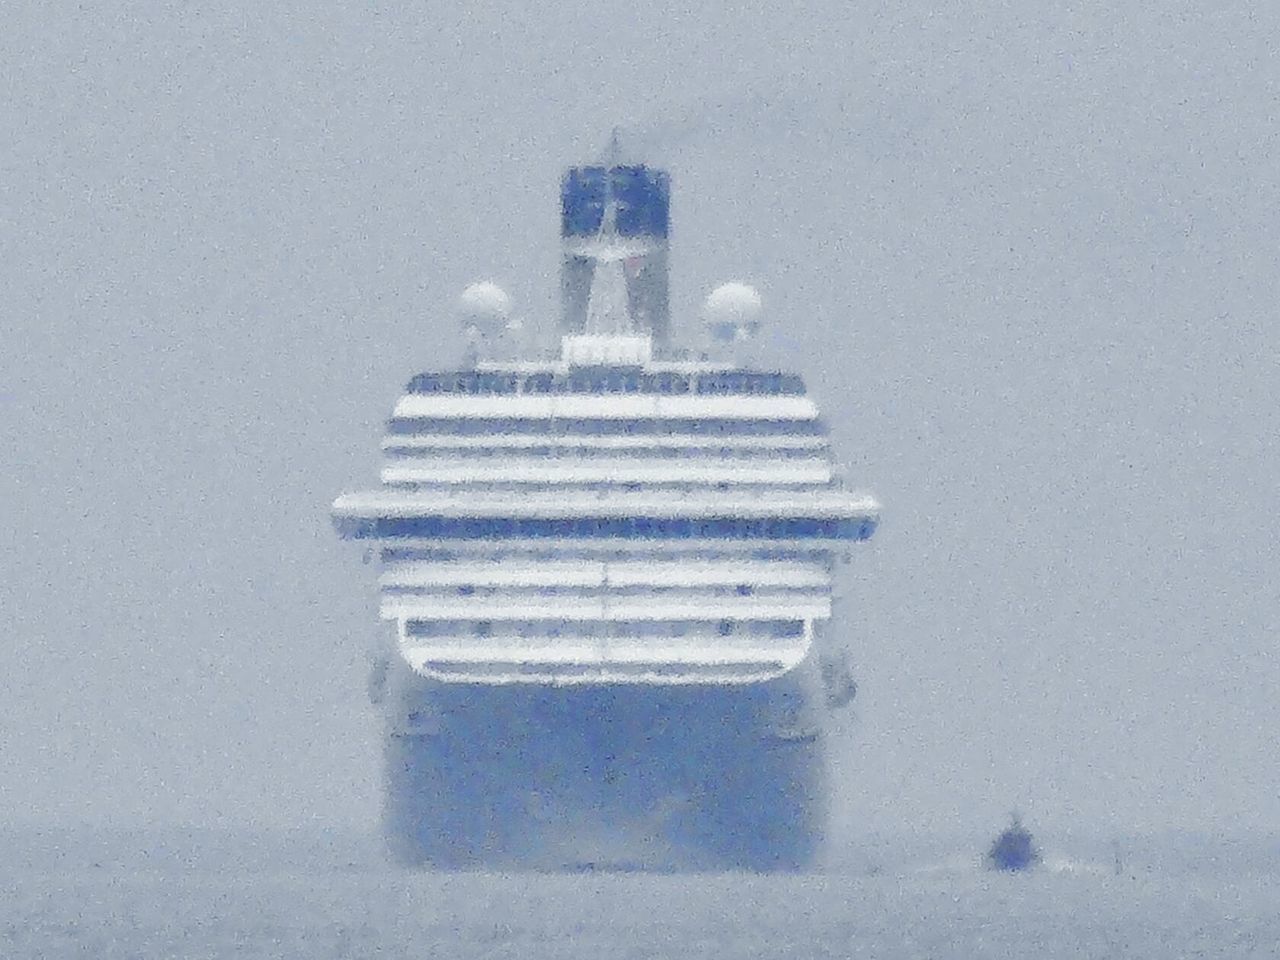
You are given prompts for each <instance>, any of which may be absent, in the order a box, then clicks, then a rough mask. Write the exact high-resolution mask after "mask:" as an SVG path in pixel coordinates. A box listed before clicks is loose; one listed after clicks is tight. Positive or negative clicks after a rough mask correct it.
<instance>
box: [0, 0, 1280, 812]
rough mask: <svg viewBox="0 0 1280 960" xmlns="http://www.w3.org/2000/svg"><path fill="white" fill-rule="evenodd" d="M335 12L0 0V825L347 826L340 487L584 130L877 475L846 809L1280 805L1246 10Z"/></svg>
mask: <svg viewBox="0 0 1280 960" xmlns="http://www.w3.org/2000/svg"><path fill="white" fill-rule="evenodd" d="M356 6H358V5H348V4H323V5H322V4H319V3H306V4H297V5H296V6H294V7H293V8H292V9H287V8H286V5H284V4H272V5H267V7H266V8H262V9H260V7H259V5H244V6H241V7H231V6H225V5H218V7H217V8H216V9H213V8H205V9H203V10H199V11H197V10H193V9H187V8H185V7H183V6H168V5H161V4H137V5H129V6H120V7H115V8H112V9H107V8H106V6H105V5H104V6H100V5H92V6H91V7H89V8H87V9H86V8H79V7H75V6H73V5H66V6H65V7H64V8H62V9H61V10H60V11H56V10H55V8H52V7H47V6H44V5H38V4H30V5H25V6H22V7H19V6H17V5H10V6H7V7H6V10H5V30H4V31H3V32H0V90H2V91H3V92H2V94H0V130H3V131H4V132H5V133H4V138H3V141H2V142H0V336H2V339H0V439H2V441H3V450H4V451H5V453H6V456H5V469H4V470H3V471H0V497H2V498H3V499H2V501H0V502H3V504H4V506H3V516H4V519H5V522H3V523H0V607H2V608H3V610H4V612H5V614H6V616H5V617H4V621H3V622H4V624H5V628H4V634H3V643H2V645H0V807H2V808H3V809H6V810H8V811H9V818H10V819H11V820H16V821H18V822H27V821H35V820H42V819H53V820H59V821H68V822H74V821H90V822H120V823H130V822H135V821H147V822H166V823H174V822H201V823H228V824H238V823H245V822H254V823H258V824H266V825H282V824H289V823H295V822H299V821H302V822H307V823H324V822H332V823H334V824H337V825H339V826H343V827H350V826H364V825H367V824H368V823H369V822H370V821H371V820H372V818H373V817H374V816H375V815H376V811H377V806H378V752H379V745H378V729H377V724H376V722H375V719H374V716H373V713H372V710H371V709H370V708H369V706H368V705H367V702H366V700H365V693H364V686H365V683H364V681H365V673H366V665H365V659H364V658H365V655H366V651H367V650H368V649H369V648H370V646H371V645H373V644H374V643H375V642H376V640H377V638H378V636H379V629H380V626H379V624H378V622H377V620H376V596H375V576H374V568H373V567H366V566H363V565H362V564H361V558H360V553H359V550H358V549H356V548H354V547H352V545H350V544H342V543H340V542H338V541H337V538H336V537H335V536H334V534H333V532H332V530H331V528H330V526H329V523H328V519H327V512H328V506H329V503H330V502H331V501H332V499H333V497H334V496H335V495H337V494H338V493H339V492H341V491H343V490H350V489H356V488H360V487H364V486H366V485H368V484H370V483H373V482H375V479H376V475H377V458H378V446H377V445H378V439H379V435H380V431H381V424H382V420H383V419H384V418H385V417H386V416H387V415H388V413H389V411H390V408H391V405H392V403H393V402H394V400H395V398H396V396H397V395H398V393H399V392H400V390H401V388H402V387H403V384H404V383H405V382H406V381H407V380H408V379H409V377H410V376H411V375H412V374H413V373H415V372H418V371H419V370H422V369H429V368H432V367H439V366H447V365H451V364H454V363H457V362H458V361H459V359H460V354H461V349H460V348H461V339H460V336H459V334H458V332H457V330H456V329H455V323H454V321H453V319H452V317H451V315H450V308H451V304H452V302H453V300H454V298H455V297H456V296H457V293H458V292H459V291H460V290H461V288H462V287H463V286H464V285H465V284H466V283H469V282H471V281H473V280H477V279H493V280H495V281H497V282H499V283H500V284H502V285H503V286H504V287H505V288H506V289H507V290H508V291H509V292H510V293H511V294H512V297H513V300H514V301H515V302H516V305H517V310H518V311H520V312H522V313H523V314H525V315H526V317H527V318H528V320H529V322H530V323H531V324H533V326H534V327H535V328H539V329H543V330H545V329H547V328H548V327H549V322H550V320H551V318H552V316H553V313H554V310H555V303H556V301H555V297H556V295H557V289H558V288H557V282H556V269H557V263H558V246H557V239H556V237H557V235H556V230H557V225H558V223H557V201H558V197H557V185H558V178H559V174H560V170H561V168H562V167H563V166H565V165H567V164H569V163H572V162H580V161H582V160H584V159H586V160H589V159H592V158H594V157H595V156H596V155H597V154H598V152H599V151H600V149H601V148H602V146H603V144H604V143H605V141H606V140H607V137H608V132H609V130H610V128H611V127H613V126H614V125H615V124H621V125H623V126H624V127H626V128H627V130H628V131H629V133H628V136H629V137H631V138H632V142H633V143H634V144H635V145H636V146H637V147H638V148H642V149H643V150H644V151H645V152H646V153H647V155H649V156H650V157H651V158H652V159H653V160H655V161H660V162H663V163H666V164H668V165H669V167H670V169H671V172H672V184H673V209H672V218H673V234H672V285H673V286H672V302H673V319H674V324H675V328H676V331H677V336H679V335H681V334H682V333H683V334H684V335H685V336H686V337H691V336H692V335H693V334H694V331H695V326H696V325H695V324H694V322H693V318H694V317H695V315H696V311H697V306H698V304H699V302H700V300H701V298H702V297H703V296H705V294H706V292H707V291H708V290H710V289H711V287H712V286H714V285H715V284H717V283H719V282H722V281H724V280H731V279H732V280H744V281H748V282H752V283H755V284H757V285H758V286H759V287H760V288H761V290H762V292H763V294H764V297H765V304H766V311H767V323H768V327H767V330H766V334H765V339H766V342H767V343H768V344H769V349H771V350H773V351H774V357H775V361H776V362H777V363H778V364H779V365H780V366H784V367H787V368H790V369H797V370H799V371H801V372H803V373H804V374H805V376H806V378H807V380H808V382H809V385H810V388H811V390H812V391H813V392H814V394H815V395H816V397H817V399H818V401H819V403H820V405H821V407H822V409H823V410H824V412H825V414H826V416H827V418H828V420H829V422H830V423H831V426H832V430H833V433H834V435H835V440H836V442H837V444H838V450H839V452H840V454H841V457H842V459H843V460H844V462H845V463H846V464H847V466H848V468H849V474H848V475H849V481H850V483H851V484H852V485H854V486H857V487H867V488H870V489H872V490H874V491H875V492H876V493H877V495H878V496H879V497H880V499H881V500H882V501H883V502H884V504H885V512H884V522H883V524H882V527H881V529H880V531H879V532H878V534H877V536H876V538H875V540H874V541H873V542H872V543H871V544H868V545H865V546H866V547H867V549H862V550H858V551H855V559H854V563H853V564H852V566H851V567H850V568H848V570H847V571H846V576H847V588H848V589H847V593H848V594H849V598H850V604H849V617H848V621H847V630H848V631H849V636H850V642H851V645H852V648H853V651H854V653H855V659H856V662H857V664H858V678H859V681H860V696H859V700H858V702H857V720H856V722H853V723H851V724H849V725H848V726H847V727H846V728H845V729H844V730H843V731H842V732H841V736H840V737H839V739H838V740H837V742H836V749H837V751H838V752H839V764H838V770H839V772H840V775H841V778H842V779H841V791H840V797H841V800H840V808H839V811H838V815H839V818H840V821H841V823H842V824H844V825H845V827H846V828H848V829H850V830H852V831H854V832H855V833H857V832H860V831H901V830H921V831H926V832H927V831H942V830H954V829H963V828H964V827H965V826H966V825H968V824H973V823H978V824H980V825H981V827H982V829H983V830H984V831H985V830H986V828H987V825H989V824H998V823H999V822H1000V821H1001V820H1002V819H1003V817H1004V814H1005V812H1006V811H1007V810H1009V809H1011V808H1013V807H1018V808H1019V809H1021V810H1022V811H1023V812H1024V815H1026V816H1027V817H1028V819H1030V820H1031V821H1032V822H1035V823H1038V824H1043V825H1046V826H1048V827H1051V828H1053V829H1067V828H1069V827H1072V826H1075V825H1080V824H1090V825H1102V826H1103V827H1104V829H1113V828H1114V829H1127V830H1146V829H1163V828H1169V827H1178V826H1186V827H1190V828H1193V829H1216V828H1223V829H1244V830H1252V829H1276V828H1277V827H1278V826H1280V792H1278V790H1277V783H1280V751H1277V750H1276V748H1275V746H1274V740H1275V731H1276V729H1277V727H1278V725H1280V698H1277V696H1276V695H1275V691H1276V688H1277V686H1278V685H1280V684H1278V681H1280V663H1277V657H1276V654H1275V646H1276V641H1275V633H1276V627H1277V614H1278V613H1280V593H1278V591H1277V587H1276V583H1275V571H1276V560H1277V556H1276V549H1275V546H1274V534H1273V532H1272V530H1271V526H1272V522H1273V518H1274V516H1275V514H1276V510H1277V506H1278V505H1280V480H1278V479H1277V478H1278V477H1280V454H1278V453H1277V440H1278V430H1277V428H1278V427H1280V414H1278V413H1277V400H1278V399H1280V396H1278V395H1280V390H1278V389H1277V380H1278V374H1280V348H1278V346H1277V344H1278V339H1277V333H1276V330H1275V318H1276V315H1277V303H1278V302H1280V298H1278V296H1277V294H1278V293H1280V290H1278V289H1277V286H1278V284H1277V277H1278V276H1280V271H1278V270H1277V250H1278V249H1280V247H1278V245H1277V241H1278V240H1280V227H1278V225H1277V224H1278V221H1277V216H1276V211H1277V201H1278V200H1280V189H1278V187H1277V173H1276V171H1277V170H1278V169H1280V156H1277V130H1278V124H1280V120H1278V115H1280V114H1278V106H1280V67H1278V66H1277V62H1278V61H1277V49H1276V47H1277V40H1278V38H1280V31H1278V27H1280V14H1277V11H1276V10H1275V9H1274V8H1273V7H1272V6H1271V5H1267V4H1246V3H1230V2H1227V3H1218V4H1214V5H1212V7H1213V9H1212V11H1208V10H1207V9H1206V8H1207V6H1209V5H1204V4H1192V3H1177V2H1175V3H1166V4H1160V5H1156V6H1154V7H1153V6H1149V5H1138V4H1105V3H1080V4H1065V3H1051V4H1037V5H1031V6H1027V5H1022V4H991V5H985V6H984V9H982V10H975V9H973V8H972V7H970V6H968V5H962V4H957V3H937V2H932V3H916V2H906V3H891V4H883V5H853V4H845V3H828V4H797V3H786V4H779V5H777V6H776V7H766V6H751V5H743V6H740V7H738V8H736V9H734V10H733V11H732V12H728V13H726V12H723V11H724V10H727V9H728V8H727V7H722V6H720V5H712V6H707V7H706V8H705V12H695V10H694V8H692V7H690V8H688V9H686V8H684V7H681V6H679V5H666V4H662V3H656V4H633V3H617V2H613V0H604V2H599V3H595V4H590V5H576V4H557V5H550V6H548V7H546V8H545V9H539V10H532V9H525V7H526V5H524V4H504V5H500V6H493V7H485V8H483V9H482V8H480V7H479V5H475V8H474V9H468V10H467V11H466V12H465V13H461V12H459V10H460V9H461V8H462V7H463V5H445V4H435V5H424V4H407V5H406V4H396V5H377V4H374V5H367V6H361V7H360V8H359V9H357V8H356ZM698 10H701V8H698Z"/></svg>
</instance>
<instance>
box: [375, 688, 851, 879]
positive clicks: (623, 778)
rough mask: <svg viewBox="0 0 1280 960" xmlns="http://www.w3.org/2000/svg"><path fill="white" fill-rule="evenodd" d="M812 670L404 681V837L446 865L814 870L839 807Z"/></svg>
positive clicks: (405, 849) (399, 760)
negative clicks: (662, 679)
mask: <svg viewBox="0 0 1280 960" xmlns="http://www.w3.org/2000/svg"><path fill="white" fill-rule="evenodd" d="M404 673H405V674H407V673H408V671H407V669H406V670H404ZM809 677H810V675H809V673H808V672H807V671H803V670H802V671H796V672H794V673H793V674H788V675H787V676H785V677H782V678H780V679H779V680H775V681H771V682H769V683H764V684H756V685H750V686H739V687H718V686H702V687H653V686H636V685H612V686H584V687H560V688H555V687H540V686H505V687H487V686H478V685H477V686H472V685H466V686H462V685H458V686H454V685H442V684H432V683H428V682H426V681H422V680H419V679H417V678H416V677H415V678H411V679H407V680H406V682H404V683H402V684H401V685H400V692H399V693H398V694H397V695H396V696H395V697H394V698H393V703H392V704H391V708H392V710H391V717H390V720H391V723H390V732H389V736H388V738H387V746H386V761H387V762H386V772H387V790H386V805H385V825H386V832H387V837H388V840H389V842H390V845H391V849H392V851H393V853H394V854H395V856H396V858H397V859H398V860H400V861H401V862H403V863H407V864H417V865H424V866H437V867H444V868H486V869H490V868H509V869H533V870H539V869H545V870H565V869H570V870H572V869H642V870H659V871H661V870H718V869H743V870H798V869H803V868H804V867H806V866H809V865H810V864H812V862H813V861H814V858H815V857H816V855H817V853H818V851H819V847H820V845H821V839H822V835H823V827H824V823H825V820H826V812H827V811H826V797H827V790H826V789H825V786H826V785H825V782H824V777H825V763H824V754H823V739H822V736H821V734H820V728H819V727H818V725H817V724H816V723H815V722H814V721H815V719H816V710H815V706H816V701H815V697H814V692H813V688H812V684H811V683H809V682H808V680H809Z"/></svg>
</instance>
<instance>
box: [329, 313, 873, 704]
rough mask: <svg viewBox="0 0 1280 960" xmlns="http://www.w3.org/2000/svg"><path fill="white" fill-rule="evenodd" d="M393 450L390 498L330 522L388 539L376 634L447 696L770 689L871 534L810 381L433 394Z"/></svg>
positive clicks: (419, 388) (692, 373)
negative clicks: (765, 685) (839, 567)
mask: <svg viewBox="0 0 1280 960" xmlns="http://www.w3.org/2000/svg"><path fill="white" fill-rule="evenodd" d="M567 339H568V338H567ZM599 339H600V340H602V341H603V340H604V339H606V338H599ZM575 346H577V347H579V349H581V345H578V344H573V343H567V344H566V350H565V353H567V354H569V355H571V356H572V355H573V350H574V347H575ZM599 346H600V347H601V348H602V350H603V351H609V350H617V349H621V347H618V346H616V345H613V344H608V343H603V342H602V343H600V344H599ZM623 346H625V345H623ZM382 447H383V451H384V454H385V458H386V459H385V462H384V466H383V469H382V481H383V485H382V488H381V489H379V490H375V491H371V492H368V493H361V494H349V495H346V496H343V497H340V498H339V499H338V500H337V502H336V503H335V504H334V514H335V518H336V519H337V520H338V522H339V526H340V529H341V530H342V532H343V533H344V534H345V535H346V536H350V537H360V538H372V539H376V540H378V541H380V546H381V548H382V549H381V558H382V560H383V563H384V565H385V568H384V572H383V574H382V577H381V580H380V583H381V588H382V602H381V613H382V616H383V617H384V618H385V619H387V620H390V621H392V622H393V623H394V624H395V627H396V631H397V635H398V638H399V643H400V650H401V652H402V654H403V656H404V657H405V659H406V660H407V661H408V662H409V663H410V664H411V665H412V666H413V667H414V669H415V670H417V671H419V672H420V673H423V674H425V675H428V676H431V677H434V678H437V679H440V680H453V681H470V682H486V683H508V682H541V683H547V682H551V683H573V682H602V681H606V682H625V681H630V682H647V683H701V682H738V683H742V682H750V681H758V680H764V679H769V678H771V677H775V676H778V675H780V674H782V673H784V672H785V671H787V670H788V669H790V668H792V667H795V666H796V665H798V664H799V663H800V662H801V661H802V660H803V659H804V658H805V656H806V654H807V652H808V649H809V646H810V644H811V642H812V640H813V637H814V634H815V629H816V628H817V627H818V626H819V625H820V624H821V623H822V621H824V620H826V619H827V618H828V617H829V616H830V613H831V564H832V562H833V558H834V556H835V551H836V548H838V547H840V546H841V542H842V541H848V540H850V539H862V538H865V537H867V536H869V535H870V533H871V531H872V530H873V528H874V526H875V523H876V521H877V515H878V506H877V504H876V503H875V501H874V500H873V499H872V498H871V497H869V496H866V495H856V494H851V493H848V492H846V491H845V490H844V489H843V488H842V486H841V484H840V482H839V480H838V479H837V477H836V475H835V471H834V468H833V464H832V460H831V452H830V448H829V445H828V441H827V437H826V431H825V428H824V427H823V425H822V423H821V422H820V420H819V419H818V411H817V409H816V408H815V406H814V404H813V402H812V401H811V400H810V399H809V398H808V397H806V396H805V395H804V392H803V387H802V385H801V383H800V381H799V378H797V377H791V376H784V375H781V374H773V373H761V372H753V371H744V370H735V369H728V368H725V367H723V366H717V365H714V364H707V363H689V362H661V361H653V360H649V361H647V362H644V363H641V364H637V365H634V366H625V367H620V366H600V365H593V366H590V367H575V366H573V365H571V364H569V363H568V362H565V361H561V362H558V363H548V364H542V365H537V364H523V365H521V366H520V367H519V368H515V369H513V368H509V367H502V366H493V365H486V366H482V367H481V368H479V369H476V370H471V371H461V372H458V373H449V374H430V375H422V376H420V377H418V378H416V379H415V380H414V381H413V383H411V384H410V386H409V389H408V391H407V392H406V393H405V394H404V395H403V396H402V397H401V398H400V400H399V402H398V403H397V404H396V407H395V415H394V416H393V418H392V419H391V421H390V423H389V427H388V433H387V435H386V437H385V439H384V440H383V442H382Z"/></svg>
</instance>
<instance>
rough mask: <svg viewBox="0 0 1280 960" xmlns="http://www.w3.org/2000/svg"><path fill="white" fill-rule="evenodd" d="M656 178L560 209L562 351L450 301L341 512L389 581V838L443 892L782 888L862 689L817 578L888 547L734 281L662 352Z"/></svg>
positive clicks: (663, 256)
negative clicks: (712, 882)
mask: <svg viewBox="0 0 1280 960" xmlns="http://www.w3.org/2000/svg"><path fill="white" fill-rule="evenodd" d="M669 196H670V185H669V179H668V176H667V174H666V173H665V172H663V171H661V170H657V169H654V168H651V167H648V166H644V165H639V164H604V165H598V166H585V167H577V168H574V169H571V170H570V171H568V173H567V174H566V175H565V177H564V179H563V181H562V184H561V227H562V230H561V244H562V269H561V313H560V317H559V321H558V329H557V336H556V339H557V340H558V342H557V343H555V344H554V345H549V346H548V347H546V348H544V350H543V351H536V350H530V351H529V352H530V354H531V355H530V356H526V357H521V356H518V355H516V354H517V353H518V350H519V346H518V345H517V344H516V343H515V342H514V341H515V340H516V339H518V338H517V337H516V336H515V335H514V334H513V332H512V330H511V329H510V328H511V327H512V326H513V325H512V324H511V323H510V302H509V300H508V298H507V296H506V294H505V293H504V292H503V291H502V290H501V289H499V288H497V287H496V286H494V285H492V284H478V285H475V286H473V287H471V288H468V290H467V291H466V292H465V293H464V295H463V297H462V299H461V300H460V302H459V312H460V314H461V319H462V322H463V323H464V325H465V328H466V332H467V338H468V349H467V353H466V356H465V358H463V359H462V361H461V363H460V364H459V368H458V369H454V370H448V371H443V372H427V373H421V374H418V375H417V376H415V377H413V378H412V380H411V381H410V382H409V384H408V386H407V388H406V389H405V392H404V393H403V395H401V396H400V398H399V399H398V400H397V402H396V404H395V408H394V410H393V412H392V415H391V418H390V420H389V421H388V424H387V430H386V434H385V436H384V437H383V439H382V455H383V464H382V474H381V483H380V485H378V486H377V487H376V489H372V490H368V491H365V492H358V493H349V494H344V495H343V496H340V497H339V498H338V499H337V500H336V501H335V503H334V504H333V518H334V523H335V526H336V527H337V530H338V532H339V534H340V535H341V536H342V537H344V538H347V539H353V540H362V541H367V542H369V544H370V545H371V546H372V548H373V550H374V551H375V552H376V554H377V556H378V558H379V560H380V563H381V575H380V577H379V582H378V585H379V589H380V616H381V618H382V619H383V620H384V621H386V623H387V624H388V625H389V631H388V632H389V634H390V638H389V641H388V642H387V643H386V645H385V649H384V653H383V655H381V656H379V657H378V658H377V660H376V663H375V667H374V671H373V676H372V678H371V683H370V694H371V697H372V699H373V700H374V701H375V703H377V704H378V705H379V706H380V708H381V710H382V712H383V715H384V717H385V724H386V737H385V744H386V746H385V750H386V757H385V770H386V785H385V808H384V815H385V829H386V835H387V838H388V840H389V842H390V846H391V849H392V851H393V852H394V854H395V855H396V857H397V858H398V859H400V860H401V861H403V862H405V863H409V864H422V865H432V866H439V867H449V868H515V869H521V868H526V869H553V870H554V869H647V870H687V869H693V870H702V869H748V870H794V869H801V868H804V867H806V866H809V865H811V864H812V863H813V862H814V860H815V858H816V857H817V856H818V855H819V854H820V851H821V847H822V840H823V836H824V829H825V820H826V813H827V811H826V807H827V795H828V789H827V787H828V785H827V783H826V781H825V776H826V764H825V759H824V734H825V731H826V729H827V727H828V725H829V716H830V712H831V711H834V710H838V709H842V708H844V707H846V706H847V704H848V703H849V701H850V700H852V698H853V694H854V690H855V685H854V683H853V679H852V676H851V671H850V666H849V664H850V656H849V653H848V650H847V646H846V641H845V636H844V635H845V634H846V633H847V632H848V631H849V629H850V627H849V625H848V624H845V623H841V622H840V621H839V618H838V616H834V617H833V576H834V574H835V572H836V569H837V564H838V563H840V562H841V561H844V560H847V559H848V558H849V557H850V556H851V555H852V545H853V543H854V542H856V541H861V540H866V539H867V538H869V537H870V536H871V535H872V533H873V532H874V531H875V529H876V525H877V523H878V520H879V510H880V508H879V505H878V504H877V502H876V501H875V499H874V498H873V497H871V496H870V495H868V494H864V493H857V492H852V491H850V490H847V489H846V488H845V486H844V484H843V482H842V480H841V479H840V475H839V470H838V468H837V467H836V465H835V463H834V461H833V457H832V452H831V448H830V443H829V439H828V433H827V429H826V427H825V424H824V422H823V421H822V419H821V418H820V416H819V413H818V410H817V407H816V406H815V404H814V402H813V400H812V399H811V398H810V397H809V396H808V395H807V393H806V391H805V386H804V383H803V381H802V378H801V377H799V376H798V375H796V374H793V373H786V372H780V371H777V370H773V369H768V368H767V367H764V366H762V365H761V364H759V363H758V362H753V361H752V360H751V358H752V357H756V356H758V355H759V354H760V353H761V352H762V351H761V349H760V344H759V340H760V338H759V336H758V334H759V329H760V325H761V303H760V299H759V296H758V295H757V294H756V292H755V291H754V290H752V289H751V288H749V287H746V286H743V285H739V284H726V285H724V286H721V287H719V288H717V289H716V290H714V291H713V292H712V294H711V295H710V296H709V297H708V299H707V301H706V304H705V306H704V309H703V313H702V316H701V317H700V318H694V319H695V320H696V321H697V322H696V323H694V324H690V325H689V326H690V327H692V330H691V331H690V332H689V340H690V341H692V343H691V345H690V346H686V347H681V346H680V345H679V344H678V343H676V342H675V338H674V337H673V331H672V324H671V317H670V310H669V297H668V271H667V256H668V235H669Z"/></svg>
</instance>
